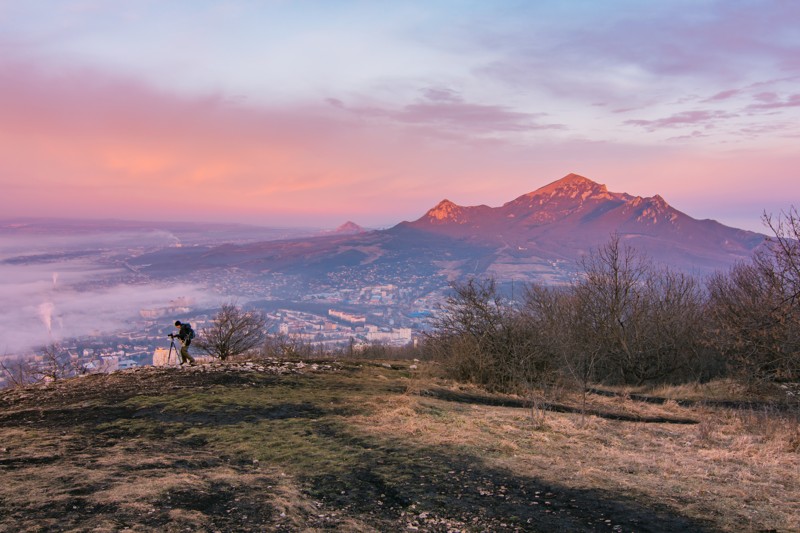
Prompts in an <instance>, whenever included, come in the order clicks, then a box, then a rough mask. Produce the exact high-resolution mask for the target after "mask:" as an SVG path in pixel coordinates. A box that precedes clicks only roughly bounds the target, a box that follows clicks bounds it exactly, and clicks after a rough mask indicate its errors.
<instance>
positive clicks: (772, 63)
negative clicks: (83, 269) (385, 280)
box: [0, 0, 800, 230]
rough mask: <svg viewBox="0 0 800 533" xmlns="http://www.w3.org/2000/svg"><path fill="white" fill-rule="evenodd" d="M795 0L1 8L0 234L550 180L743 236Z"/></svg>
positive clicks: (780, 153) (758, 192) (494, 196)
mask: <svg viewBox="0 0 800 533" xmlns="http://www.w3.org/2000/svg"><path fill="white" fill-rule="evenodd" d="M798 146H800V3H797V2H792V1H777V0H776V1H750V2H748V1H736V2H733V1H703V0H692V1H664V2H639V1H621V0H617V1H611V2H602V3H601V2H588V1H587V2H584V1H573V2H555V1H553V2H516V1H515V2H512V1H497V2H465V1H461V2H456V1H439V2H423V1H410V2H366V1H344V0H342V1H316V2H312V1H296V2H290V1H278V0H276V1H264V2H256V1H245V0H232V1H172V2H162V1H132V0H131V1H127V2H126V1H117V2H102V1H92V0H81V1H79V0H75V1H69V0H62V1H37V0H32V1H26V2H16V1H3V0H0V189H1V190H2V193H1V195H0V210H1V211H0V218H2V217H10V216H72V217H93V218H98V217H113V218H131V219H160V220H166V219H171V220H175V219H178V220H214V221H231V222H251V223H258V224H265V225H306V226H314V225H323V226H335V225H338V224H339V223H341V222H344V221H345V220H347V219H352V220H355V221H356V222H358V223H360V224H362V225H367V226H383V225H391V224H394V223H396V222H398V221H400V220H404V219H413V218H417V217H419V216H421V215H422V214H423V213H424V212H425V211H426V210H427V209H428V208H429V207H431V206H433V205H435V204H436V203H437V202H438V201H439V200H441V199H442V198H449V199H450V200H452V201H454V202H456V203H459V204H462V205H475V204H480V203H486V204H489V205H499V204H502V203H503V202H505V201H508V200H511V199H513V198H514V197H516V196H519V195H521V194H524V193H526V192H529V191H532V190H534V189H536V188H538V187H540V186H543V185H545V184H547V183H548V182H550V181H554V180H556V179H558V178H560V177H562V176H564V175H565V174H568V173H570V172H577V173H580V174H583V175H585V176H587V177H589V178H591V179H594V180H595V181H599V182H601V183H605V184H606V185H607V186H608V187H609V189H610V190H612V191H619V192H629V193H631V194H639V195H653V194H661V195H662V196H663V197H664V198H665V199H666V200H667V201H668V202H670V203H671V204H672V205H673V206H674V207H676V208H678V209H680V210H683V211H685V212H686V213H688V214H689V215H691V216H694V217H696V218H715V219H718V220H720V221H722V222H724V223H727V224H730V225H735V226H738V227H746V228H748V229H756V230H760V229H762V227H761V225H760V222H759V216H760V215H761V213H762V211H764V210H767V211H769V212H777V211H779V210H781V209H787V208H788V207H790V206H791V205H793V204H794V205H797V204H798V203H800V202H798V201H797V199H800V172H798V168H800V148H798Z"/></svg>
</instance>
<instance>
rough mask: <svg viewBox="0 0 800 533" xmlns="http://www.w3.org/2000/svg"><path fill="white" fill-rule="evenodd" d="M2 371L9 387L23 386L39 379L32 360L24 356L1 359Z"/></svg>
mask: <svg viewBox="0 0 800 533" xmlns="http://www.w3.org/2000/svg"><path fill="white" fill-rule="evenodd" d="M0 371H2V373H3V377H4V378H5V382H6V385H7V386H8V387H23V386H25V385H30V384H32V383H38V381H39V379H38V377H37V376H36V372H35V369H34V368H33V365H32V364H31V362H30V361H28V360H27V359H24V358H22V357H15V358H10V359H5V360H0Z"/></svg>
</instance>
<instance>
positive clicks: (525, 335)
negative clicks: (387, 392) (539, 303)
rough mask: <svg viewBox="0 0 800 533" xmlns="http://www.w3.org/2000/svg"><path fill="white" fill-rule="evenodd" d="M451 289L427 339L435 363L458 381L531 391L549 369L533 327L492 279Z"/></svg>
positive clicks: (495, 387) (476, 281)
mask: <svg viewBox="0 0 800 533" xmlns="http://www.w3.org/2000/svg"><path fill="white" fill-rule="evenodd" d="M451 287H452V293H451V294H450V295H449V296H448V298H447V299H446V301H445V303H444V304H443V305H442V306H441V308H440V310H439V313H438V314H437V315H436V317H435V319H434V322H433V325H434V329H433V331H432V332H431V333H429V334H428V335H427V337H426V346H427V349H428V350H430V351H432V352H433V354H434V358H436V359H437V360H439V361H441V362H442V365H443V367H444V368H445V369H446V370H447V371H448V372H449V373H450V375H451V376H452V377H454V378H456V379H460V380H464V381H471V382H474V383H478V384H481V385H484V386H487V387H489V388H493V389H498V390H507V391H512V390H517V389H523V390H524V391H525V392H526V393H530V392H531V391H533V390H534V385H538V384H540V383H541V382H542V380H543V378H544V376H545V375H546V374H547V372H548V371H549V369H550V365H549V364H548V360H546V359H545V358H543V357H541V355H542V353H541V351H540V350H539V349H538V343H537V337H536V330H535V329H534V328H532V327H531V323H530V322H529V321H528V320H527V319H526V318H525V317H524V316H523V315H522V314H521V313H520V312H519V310H518V309H516V308H515V307H514V305H513V304H512V302H510V301H508V300H507V299H506V298H505V297H504V296H503V295H502V294H501V293H500V291H499V290H498V288H497V285H496V284H495V281H494V280H492V279H488V280H482V281H478V280H474V279H470V280H468V281H466V282H464V283H454V284H452V285H451Z"/></svg>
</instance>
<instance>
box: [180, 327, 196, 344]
mask: <svg viewBox="0 0 800 533" xmlns="http://www.w3.org/2000/svg"><path fill="white" fill-rule="evenodd" d="M181 333H183V335H184V337H183V338H184V340H185V341H186V346H189V343H190V342H192V339H194V330H193V329H192V326H191V324H189V323H188V322H184V323H183V324H181Z"/></svg>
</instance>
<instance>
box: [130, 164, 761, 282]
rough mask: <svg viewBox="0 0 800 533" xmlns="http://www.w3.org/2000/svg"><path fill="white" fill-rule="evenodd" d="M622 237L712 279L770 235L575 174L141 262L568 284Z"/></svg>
mask: <svg viewBox="0 0 800 533" xmlns="http://www.w3.org/2000/svg"><path fill="white" fill-rule="evenodd" d="M615 232H616V233H618V234H619V235H620V237H621V238H622V239H623V242H625V243H626V244H629V245H631V246H633V247H634V248H636V249H637V250H639V251H641V252H644V253H645V254H647V255H648V256H650V257H651V258H652V259H654V260H655V261H657V262H660V263H663V264H666V265H669V266H671V267H672V268H675V269H678V270H682V271H685V272H688V273H692V274H699V275H703V274H708V273H711V272H713V271H715V270H720V269H727V268H729V267H730V266H731V265H733V264H734V263H736V262H737V261H743V260H747V259H748V258H749V257H750V255H751V254H752V252H753V250H754V249H755V248H756V247H757V246H758V245H759V244H760V243H762V242H763V240H764V236H763V235H760V234H757V233H754V232H750V231H744V230H740V229H735V228H731V227H728V226H724V225H722V224H720V223H718V222H715V221H713V220H697V219H694V218H692V217H690V216H688V215H686V214H685V213H682V212H681V211H678V210H677V209H675V208H673V207H672V206H670V205H669V204H668V203H667V202H666V201H665V200H664V199H663V198H661V197H660V196H658V195H656V196H653V197H641V196H633V195H630V194H627V193H616V192H610V191H608V189H607V188H606V186H605V185H601V184H599V183H596V182H594V181H592V180H590V179H588V178H585V177H583V176H578V175H576V174H569V175H568V176H565V177H564V178H562V179H560V180H558V181H555V182H553V183H551V184H549V185H546V186H544V187H541V188H539V189H536V190H535V191H533V192H530V193H527V194H524V195H522V196H520V197H518V198H516V199H514V200H511V201H510V202H507V203H505V204H503V205H502V206H499V207H489V206H486V205H479V206H460V205H457V204H455V203H453V202H451V201H449V200H442V201H441V202H439V203H438V204H437V205H436V206H434V207H433V208H431V209H430V210H428V211H427V212H426V213H425V214H424V215H423V216H422V217H420V218H419V219H417V220H414V221H410V222H401V223H399V224H397V225H396V226H394V227H392V228H389V229H386V230H376V231H364V230H363V228H360V227H359V226H357V225H355V224H352V223H347V224H345V225H343V226H342V227H341V228H340V229H339V230H337V231H335V232H332V233H330V234H327V235H324V236H317V237H313V238H299V239H291V240H284V241H272V242H261V243H249V244H244V245H224V246H216V247H213V246H209V247H193V248H191V249H186V248H183V249H180V248H171V249H168V250H162V251H161V252H159V253H157V254H145V255H143V256H141V257H139V258H137V259H136V261H134V262H132V263H133V264H134V266H135V265H136V264H138V268H141V269H142V270H143V271H146V272H149V273H151V274H153V275H165V274H169V273H170V272H173V273H174V272H177V271H179V270H181V271H182V269H185V268H186V267H187V265H191V267H190V268H193V269H195V270H205V269H210V268H231V267H233V268H237V269H241V270H243V271H249V272H253V273H260V274H264V275H267V274H274V273H281V274H284V275H292V276H299V277H301V278H302V277H304V278H306V279H312V278H313V279H316V280H319V279H320V278H328V279H332V280H345V279H350V280H359V281H362V282H368V281H374V282H379V283H380V282H397V280H405V281H408V282H413V281H416V282H419V281H420V280H424V279H428V280H430V279H433V278H439V280H442V279H456V278H462V277H466V276H494V277H496V278H497V279H499V280H501V281H502V280H537V281H541V282H545V283H548V282H563V281H565V280H568V279H570V278H571V276H572V275H573V274H574V272H575V271H576V270H577V264H578V262H579V260H580V258H581V257H582V256H583V255H585V254H586V253H589V252H590V251H591V250H593V249H596V248H597V247H598V246H601V245H602V244H604V243H606V242H608V240H609V238H610V236H611V234H613V233H615Z"/></svg>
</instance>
